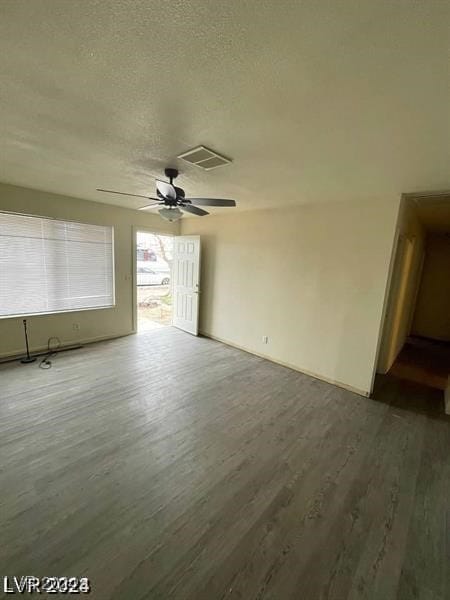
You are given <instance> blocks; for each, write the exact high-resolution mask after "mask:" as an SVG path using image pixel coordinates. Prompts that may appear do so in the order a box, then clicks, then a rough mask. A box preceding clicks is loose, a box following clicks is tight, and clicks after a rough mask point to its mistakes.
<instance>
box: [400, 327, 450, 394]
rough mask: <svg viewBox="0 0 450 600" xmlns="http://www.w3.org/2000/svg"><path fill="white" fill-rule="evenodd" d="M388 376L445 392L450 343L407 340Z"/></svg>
mask: <svg viewBox="0 0 450 600" xmlns="http://www.w3.org/2000/svg"><path fill="white" fill-rule="evenodd" d="M389 374H390V375H393V376H395V377H399V378H401V379H406V380H409V381H414V382H416V383H421V384H423V385H426V386H429V387H432V388H435V389H437V390H445V388H446V386H447V380H448V376H449V374H450V343H449V342H439V341H436V340H429V339H426V338H419V337H410V338H408V340H407V341H406V343H405V345H404V346H403V348H402V350H401V352H400V354H399V355H398V356H397V358H396V360H395V362H394V364H393V365H392V367H391V369H390V371H389Z"/></svg>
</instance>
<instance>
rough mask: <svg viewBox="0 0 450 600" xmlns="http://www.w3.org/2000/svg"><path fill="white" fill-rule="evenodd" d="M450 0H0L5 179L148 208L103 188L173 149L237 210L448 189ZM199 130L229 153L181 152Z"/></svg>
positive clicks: (128, 183) (200, 183)
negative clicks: (227, 160)
mask: <svg viewBox="0 0 450 600" xmlns="http://www.w3.org/2000/svg"><path fill="white" fill-rule="evenodd" d="M449 7H450V5H449V3H448V2H444V1H443V0H426V1H425V0H422V1H412V0H411V1H407V0H402V1H398V2H392V0H389V1H385V0H376V1H373V0H341V1H339V2H336V1H335V0H330V1H323V0H322V1H319V2H317V1H316V0H309V1H302V2H301V1H300V0H295V1H292V2H291V1H287V0H272V1H267V0H248V1H245V2H244V1H242V0H229V1H225V2H219V1H214V2H211V1H207V0H199V1H196V0H192V1H189V2H187V1H182V0H178V1H175V0H174V1H158V2H157V1H151V0H145V1H138V0H128V1H123V0H122V1H121V0H107V1H104V0H70V1H69V0H26V1H24V0H1V2H0V81H1V90H0V119H1V120H0V154H1V157H0V181H3V182H7V183H12V184H16V185H23V186H27V187H33V188H38V189H42V190H46V191H51V192H57V193H61V194H67V195H71V196H76V197H80V198H87V199H92V200H97V201H101V202H111V203H117V204H120V205H124V206H129V207H137V206H139V205H141V202H140V201H139V200H133V199H132V198H126V197H123V196H107V195H105V194H100V193H98V192H96V191H95V188H96V187H105V188H114V189H118V190H121V191H130V192H134V193H143V194H146V193H153V189H154V182H153V177H154V176H155V175H157V176H161V174H162V171H163V168H164V167H165V166H168V165H172V166H178V167H179V168H180V170H181V171H182V172H183V173H182V177H180V179H179V180H178V183H179V185H181V186H183V187H184V188H185V189H186V192H187V194H188V195H194V196H199V195H211V196H216V197H231V198H235V199H236V200H237V201H238V203H239V208H240V209H256V208H263V207H268V206H280V205H293V204H297V203H310V202H335V201H337V202H339V201H343V200H347V199H351V200H355V199H358V200H361V201H370V200H372V201H373V200H375V199H377V198H383V197H390V196H392V197H396V198H397V197H399V196H400V194H401V193H402V192H413V191H419V190H423V189H426V190H433V189H450V173H449V164H450V155H449V150H450V147H449V139H450V131H449V124H450V114H449V108H448V106H449V97H448V90H449V88H448V83H449V72H448V63H447V58H448V54H447V44H448V25H449ZM198 144H204V145H206V146H209V147H211V148H212V149H214V150H217V151H218V152H220V153H223V154H224V155H225V156H229V157H231V158H232V159H233V160H234V162H233V164H232V165H230V166H226V167H221V168H219V169H217V170H215V171H210V172H205V171H202V170H200V169H198V168H197V167H195V166H192V165H188V164H184V163H182V162H181V161H176V160H175V157H176V155H177V154H179V153H181V152H184V151H186V150H188V149H189V148H191V147H193V146H196V145H198ZM225 210H226V209H225ZM233 210H234V209H233Z"/></svg>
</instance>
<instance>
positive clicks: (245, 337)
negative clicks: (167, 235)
mask: <svg viewBox="0 0 450 600" xmlns="http://www.w3.org/2000/svg"><path fill="white" fill-rule="evenodd" d="M397 212H398V201H395V200H393V201H392V202H380V201H377V202H373V203H371V204H368V205H362V204H360V205H357V204H345V205H343V204H323V205H317V206H305V207H299V208H295V209H289V210H288V209H280V210H264V211H256V212H244V213H239V214H235V215H230V216H228V215H223V216H222V215H218V216H215V217H214V216H211V217H205V218H202V219H200V218H190V219H187V220H185V221H183V223H182V233H183V234H200V235H201V236H202V271H201V272H202V282H201V288H202V295H201V305H200V329H201V330H202V331H203V332H204V333H206V334H207V335H211V336H213V337H216V338H218V339H221V340H224V341H226V342H229V343H232V344H234V345H237V346H240V347H242V348H244V349H247V350H249V351H250V352H254V353H257V354H260V355H263V356H267V357H268V358H271V359H273V360H275V361H279V362H282V363H285V364H288V365H290V366H293V367H294V368H297V369H299V370H301V371H304V372H308V373H311V374H314V375H317V376H319V377H320V378H323V379H326V380H329V381H333V382H336V383H339V384H341V385H344V386H348V387H351V388H353V389H355V390H357V391H359V392H361V393H368V392H369V391H370V389H371V385H372V376H373V369H374V364H375V357H376V351H377V345H378V337H379V331H380V323H381V315H382V309H383V302H384V297H385V288H386V281H387V275H388V270H389V262H390V256H391V250H392V243H393V236H394V230H395V224H396V219H397ZM264 335H267V336H268V337H269V343H268V344H267V345H265V344H263V343H262V336H264Z"/></svg>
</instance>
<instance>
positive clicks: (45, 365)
mask: <svg viewBox="0 0 450 600" xmlns="http://www.w3.org/2000/svg"><path fill="white" fill-rule="evenodd" d="M52 340H56V344H57V345H56V346H55V347H53V348H51V347H50V345H51V342H52ZM60 347H61V340H60V339H59V337H55V336H53V337H50V338H48V342H47V350H48V352H47V354H46V355H45V356H44V358H43V359H42V360H41V362H40V363H39V368H40V369H51V368H52V361H51V360H50V358H51V357H52V356H53V355H54V354H56V352H57V351H58V349H59V348H60Z"/></svg>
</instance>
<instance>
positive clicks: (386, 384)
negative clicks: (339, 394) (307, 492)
mask: <svg viewBox="0 0 450 600" xmlns="http://www.w3.org/2000/svg"><path fill="white" fill-rule="evenodd" d="M372 400H375V401H376V402H380V403H382V404H389V405H390V406H391V407H393V408H396V409H398V410H399V411H407V412H413V413H416V414H422V415H424V416H427V417H428V418H431V419H438V420H443V421H450V416H449V415H446V414H445V408H444V394H443V392H442V391H441V390H438V389H435V388H432V387H430V386H427V385H424V384H422V383H417V382H416V381H408V380H406V379H401V378H399V377H396V376H393V375H391V374H388V375H377V376H376V378H375V386H374V390H373V394H372Z"/></svg>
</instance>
